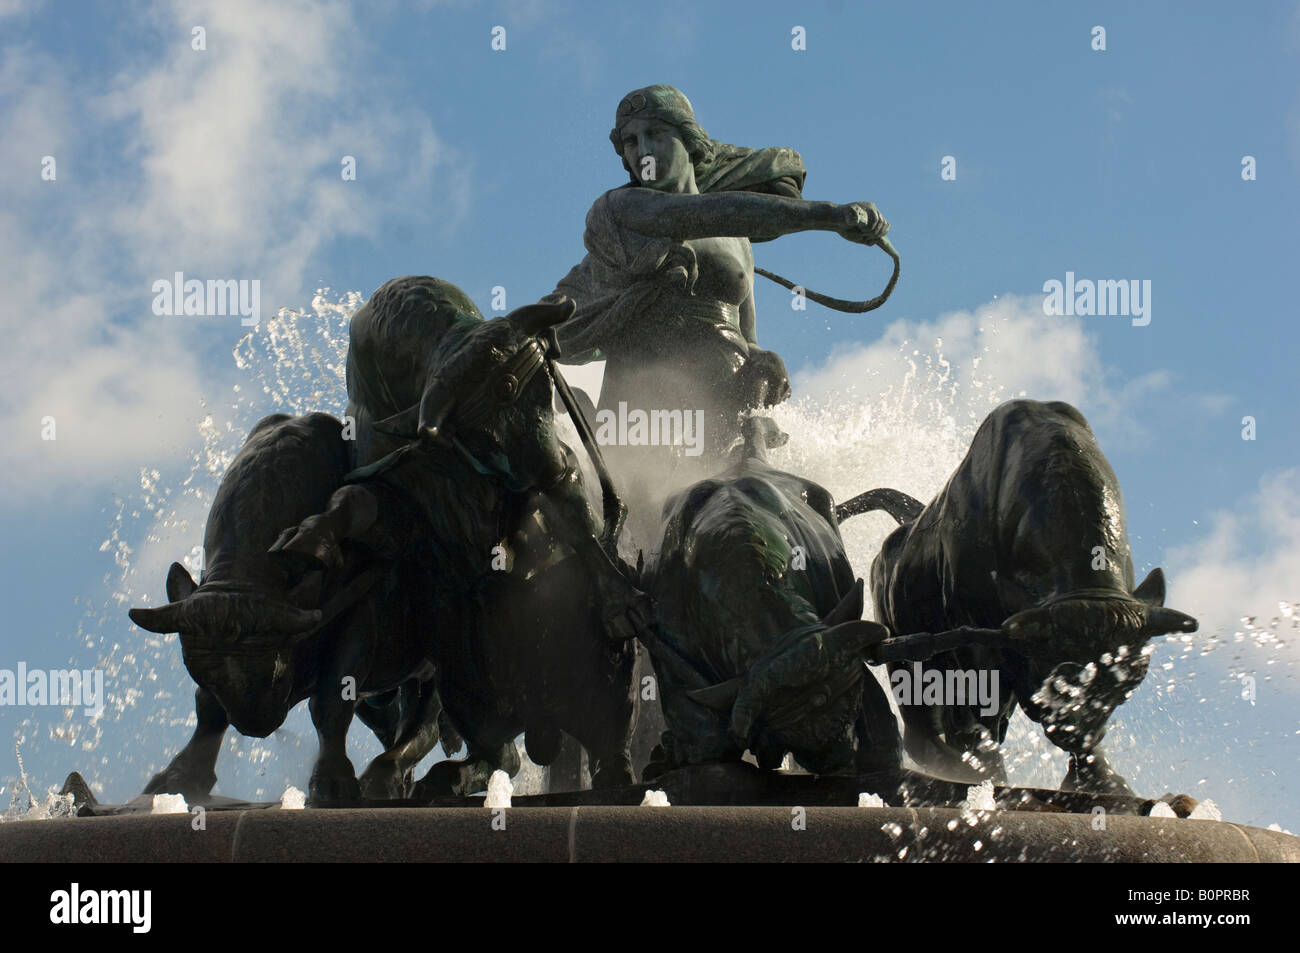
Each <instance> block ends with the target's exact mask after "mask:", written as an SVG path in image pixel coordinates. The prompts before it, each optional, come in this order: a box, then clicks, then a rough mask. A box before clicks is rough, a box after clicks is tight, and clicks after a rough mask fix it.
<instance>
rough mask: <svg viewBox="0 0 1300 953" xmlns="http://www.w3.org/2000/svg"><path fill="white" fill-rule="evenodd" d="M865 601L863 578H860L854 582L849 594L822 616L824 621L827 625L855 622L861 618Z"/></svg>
mask: <svg viewBox="0 0 1300 953" xmlns="http://www.w3.org/2000/svg"><path fill="white" fill-rule="evenodd" d="M864 603H865V599H864V598H863V589H862V580H861V579H859V580H858V581H857V582H855V583H854V584H853V588H852V589H850V590H849V592H848V595H846V596H845V597H844V598H843V599H841V600H840V604H839V605H837V606H836V607H835V608H834V609H832V610H831V611H830V612H828V613H826V614H825V615H824V616H822V622H823V623H824V624H825V625H827V626H832V625H839V624H840V623H841V622H854V621H856V620H858V619H861V618H862V608H863V605H864Z"/></svg>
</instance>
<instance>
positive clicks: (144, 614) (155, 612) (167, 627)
mask: <svg viewBox="0 0 1300 953" xmlns="http://www.w3.org/2000/svg"><path fill="white" fill-rule="evenodd" d="M127 615H129V616H130V617H131V621H132V622H134V623H135V624H136V625H138V626H139V627H140V628H142V629H147V630H149V631H150V632H157V633H159V634H160V635H166V634H167V633H170V632H179V631H180V630H181V623H183V622H184V621H185V600H183V599H182V600H181V601H179V602H169V603H167V605H165V606H158V607H157V608H155V609H132V610H130V611H129V612H128V613H127Z"/></svg>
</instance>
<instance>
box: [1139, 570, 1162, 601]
mask: <svg viewBox="0 0 1300 953" xmlns="http://www.w3.org/2000/svg"><path fill="white" fill-rule="evenodd" d="M1133 596H1134V598H1136V599H1137V600H1138V601H1139V602H1145V603H1146V604H1147V605H1149V606H1162V605H1164V604H1165V574H1164V572H1163V571H1162V570H1161V569H1160V567H1159V566H1157V567H1156V568H1155V569H1153V570H1151V571H1150V572H1149V573H1147V577H1146V578H1145V579H1143V580H1142V584H1141V585H1140V586H1138V587H1137V588H1136V589H1134V590H1133Z"/></svg>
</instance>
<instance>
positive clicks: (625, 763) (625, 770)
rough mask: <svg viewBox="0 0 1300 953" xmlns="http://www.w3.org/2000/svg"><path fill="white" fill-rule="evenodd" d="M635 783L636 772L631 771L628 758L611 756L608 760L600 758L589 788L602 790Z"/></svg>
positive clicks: (630, 762) (630, 763)
mask: <svg viewBox="0 0 1300 953" xmlns="http://www.w3.org/2000/svg"><path fill="white" fill-rule="evenodd" d="M635 783H636V774H635V773H633V771H632V761H631V759H630V758H628V757H627V756H624V757H622V758H611V759H609V760H608V761H606V760H605V759H604V758H602V759H601V760H600V764H599V766H598V767H597V768H596V773H595V774H594V775H593V776H592V778H591V789H592V790H593V791H604V790H608V789H609V788H621V787H626V786H627V785H629V784H635Z"/></svg>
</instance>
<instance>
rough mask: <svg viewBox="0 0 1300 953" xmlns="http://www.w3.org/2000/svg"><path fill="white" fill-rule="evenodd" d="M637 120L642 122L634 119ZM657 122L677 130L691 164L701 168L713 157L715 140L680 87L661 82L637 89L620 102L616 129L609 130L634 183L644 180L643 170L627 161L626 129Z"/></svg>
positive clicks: (638, 183) (610, 139)
mask: <svg viewBox="0 0 1300 953" xmlns="http://www.w3.org/2000/svg"><path fill="white" fill-rule="evenodd" d="M637 120H640V122H634V121H637ZM656 121H657V122H658V123H663V124H666V125H668V126H671V127H672V128H673V129H674V130H675V131H676V133H677V135H678V137H679V138H680V139H681V141H682V145H683V146H684V147H685V149H686V153H687V155H689V157H690V161H691V164H692V165H694V166H695V167H697V168H698V167H699V166H700V164H701V163H704V162H708V161H709V160H710V159H712V158H713V141H712V140H711V139H710V138H709V134H708V133H707V132H705V131H704V129H703V128H702V127H701V126H700V124H699V123H697V122H696V121H695V111H694V110H693V109H692V108H691V101H690V100H689V99H687V98H686V96H685V94H684V93H682V91H681V90H679V89H677V88H675V87H673V86H666V85H664V84H662V83H657V84H655V85H654V86H646V87H645V88H643V89H635V90H633V91H632V92H630V93H628V94H627V95H626V96H624V97H623V100H622V101H621V102H620V103H619V104H618V112H617V113H616V114H615V117H614V128H613V129H611V130H610V133H609V141H610V142H611V143H613V145H614V151H615V152H617V153H618V154H619V156H620V157H621V158H622V159H623V167H624V168H625V169H627V171H628V173H629V174H630V175H631V176H632V181H633V182H634V183H635V184H637V185H642V184H645V183H643V182H642V180H641V176H640V175H639V171H640V170H638V169H634V168H633V167H632V166H631V165H629V164H628V158H627V150H626V148H625V142H624V139H625V135H624V128H625V127H627V126H629V125H632V129H631V130H629V131H637V130H639V129H641V128H643V127H645V126H646V125H649V124H653V123H655V122H656Z"/></svg>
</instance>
